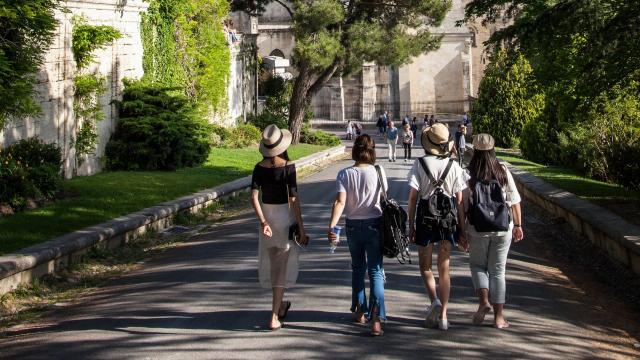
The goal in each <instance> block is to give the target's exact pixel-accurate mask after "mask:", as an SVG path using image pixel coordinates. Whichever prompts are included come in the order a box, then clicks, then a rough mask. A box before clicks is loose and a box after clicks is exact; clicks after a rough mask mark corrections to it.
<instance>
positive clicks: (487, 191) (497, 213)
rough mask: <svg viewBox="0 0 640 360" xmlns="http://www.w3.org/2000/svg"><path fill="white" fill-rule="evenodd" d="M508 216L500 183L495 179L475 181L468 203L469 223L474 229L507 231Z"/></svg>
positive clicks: (509, 215)
mask: <svg viewBox="0 0 640 360" xmlns="http://www.w3.org/2000/svg"><path fill="white" fill-rule="evenodd" d="M510 217H511V214H510V212H509V206H507V202H506V201H505V199H504V195H503V194H502V187H501V186H500V183H498V182H497V181H496V180H491V181H489V182H484V181H478V182H476V185H475V186H474V188H473V189H472V193H471V199H470V204H469V223H470V224H471V225H473V227H475V229H476V231H478V232H492V231H508V230H509V223H510V222H511V218H510Z"/></svg>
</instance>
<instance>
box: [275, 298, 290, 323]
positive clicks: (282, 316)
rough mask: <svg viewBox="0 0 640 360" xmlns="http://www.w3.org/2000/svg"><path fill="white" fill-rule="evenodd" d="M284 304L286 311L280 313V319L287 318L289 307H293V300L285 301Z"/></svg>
mask: <svg viewBox="0 0 640 360" xmlns="http://www.w3.org/2000/svg"><path fill="white" fill-rule="evenodd" d="M283 304H284V313H283V314H282V315H280V314H278V320H282V319H284V318H286V317H287V314H288V313H289V309H290V308H291V301H283ZM280 306H282V305H280Z"/></svg>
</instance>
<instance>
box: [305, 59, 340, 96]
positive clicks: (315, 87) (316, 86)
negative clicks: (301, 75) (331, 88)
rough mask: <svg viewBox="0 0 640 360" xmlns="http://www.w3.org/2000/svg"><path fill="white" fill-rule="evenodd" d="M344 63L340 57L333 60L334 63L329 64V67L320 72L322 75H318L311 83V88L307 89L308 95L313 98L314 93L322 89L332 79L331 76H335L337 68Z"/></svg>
mask: <svg viewBox="0 0 640 360" xmlns="http://www.w3.org/2000/svg"><path fill="white" fill-rule="evenodd" d="M341 64H342V60H340V59H335V60H334V61H333V63H332V64H331V66H329V67H328V68H326V69H325V70H324V71H323V72H322V74H320V76H318V78H317V79H316V81H314V82H313V84H312V85H311V87H309V90H308V91H307V97H308V98H312V97H313V95H315V94H316V93H317V92H318V91H320V89H322V87H323V86H324V85H325V84H326V83H327V82H328V81H329V80H331V78H332V77H333V75H334V74H335V73H336V70H338V68H339V67H340V65H341Z"/></svg>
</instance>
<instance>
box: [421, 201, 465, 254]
mask: <svg viewBox="0 0 640 360" xmlns="http://www.w3.org/2000/svg"><path fill="white" fill-rule="evenodd" d="M424 207H425V206H424V203H423V202H422V201H420V203H419V204H418V216H417V218H416V245H418V246H429V245H430V244H433V243H437V242H440V241H442V240H446V241H449V242H450V243H451V245H453V247H456V246H458V241H457V239H458V231H457V230H456V232H455V233H454V234H447V233H443V234H441V233H440V232H439V231H431V230H429V229H427V227H426V225H424V224H423V223H422V216H423V215H422V214H423V212H424Z"/></svg>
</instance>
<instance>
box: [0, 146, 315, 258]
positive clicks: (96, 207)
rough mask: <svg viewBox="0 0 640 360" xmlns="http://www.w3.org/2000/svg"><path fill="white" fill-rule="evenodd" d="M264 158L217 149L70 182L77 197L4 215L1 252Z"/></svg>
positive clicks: (225, 176) (252, 151) (301, 149)
mask: <svg viewBox="0 0 640 360" xmlns="http://www.w3.org/2000/svg"><path fill="white" fill-rule="evenodd" d="M323 149H326V147H322V146H316V145H306V144H301V145H295V146H292V147H291V148H290V149H289V156H290V157H291V158H292V160H295V159H299V158H302V157H304V156H307V155H310V154H312V153H315V152H318V151H320V150H323ZM261 158H262V156H261V155H260V154H259V153H258V150H257V148H256V147H253V148H246V149H213V150H212V151H211V155H210V156H209V160H208V161H207V162H206V163H205V164H204V165H203V166H202V167H199V168H190V169H183V170H178V171H174V172H161V171H146V172H145V171H139V172H123V171H115V172H106V173H101V174H98V175H95V176H89V177H77V178H75V179H72V180H69V181H65V183H64V190H65V192H68V193H71V194H78V195H77V196H71V197H70V198H68V199H65V200H61V201H58V202H55V203H52V204H50V205H48V206H45V207H43V208H40V209H36V210H31V211H26V212H22V213H18V214H16V215H14V216H9V217H3V218H0V255H1V254H6V253H9V252H12V251H15V250H18V249H21V248H24V247H27V246H30V245H34V244H37V243H40V242H43V241H46V240H49V239H51V238H53V237H56V236H59V235H63V234H65V233H69V232H72V231H75V230H79V229H82V228H84V227H87V226H91V225H95V224H99V223H101V222H104V221H107V220H110V219H113V218H116V217H118V216H121V215H126V214H129V213H132V212H135V211H137V210H141V209H144V208H146V207H150V206H153V205H155V204H158V203H160V202H163V201H168V200H173V199H175V198H178V197H180V196H184V195H188V194H191V193H194V192H197V191H199V190H204V189H207V188H211V187H214V186H217V185H220V184H222V183H225V182H228V181H231V180H234V179H237V178H240V177H243V176H246V175H250V174H251V171H252V170H253V166H254V165H255V164H256V162H258V161H259V160H260V159H261Z"/></svg>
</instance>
